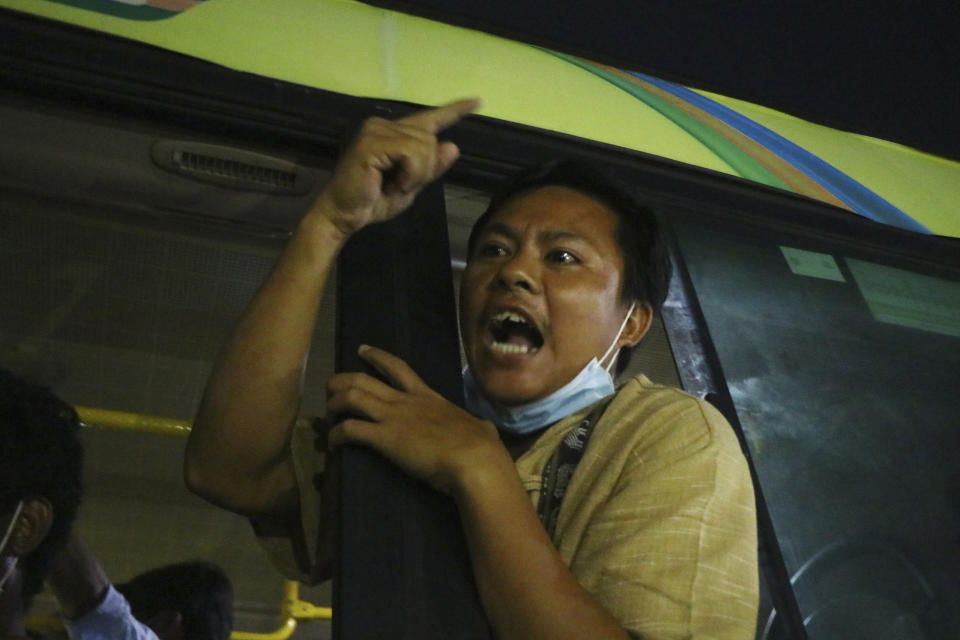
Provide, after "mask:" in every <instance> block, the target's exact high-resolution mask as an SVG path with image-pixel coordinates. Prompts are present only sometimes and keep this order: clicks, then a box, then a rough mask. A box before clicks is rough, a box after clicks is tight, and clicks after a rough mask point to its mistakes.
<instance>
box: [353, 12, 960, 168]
mask: <svg viewBox="0 0 960 640" xmlns="http://www.w3.org/2000/svg"><path fill="white" fill-rule="evenodd" d="M370 4H375V5H377V6H382V7H388V8H392V9H397V10H400V11H405V12H407V13H414V14H418V15H423V16H426V17H430V18H434V19H438V20H442V21H444V22H448V23H451V24H458V25H462V26H467V27H471V28H475V29H480V30H483V31H488V32H491V33H495V34H498V35H502V36H506V37H509V38H512V39H515V40H521V41H525V42H530V43H534V44H539V45H542V46H546V47H549V48H552V49H557V50H561V51H566V52H568V53H573V54H576V55H580V56H582V57H585V58H589V59H592V60H595V61H598V62H605V63H608V64H613V65H615V66H618V67H620V68H624V69H628V70H631V71H640V72H644V73H649V74H651V75H655V76H658V77H661V78H663V79H666V80H672V81H675V82H679V83H682V84H685V85H687V86H691V87H694V88H699V89H705V90H709V91H713V92H716V93H719V94H722V95H727V96H731V97H734V98H739V99H742V100H747V101H749V102H753V103H756V104H761V105H764V106H768V107H771V108H774V109H777V110H779V111H784V112H786V113H790V114H792V115H795V116H798V117H801V118H804V119H807V120H810V121H813V122H817V123H819V124H824V125H827V126H830V127H834V128H837V129H843V130H846V131H853V132H855V133H861V134H865V135H869V136H873V137H877V138H882V139H885V140H890V141H893V142H898V143H901V144H905V145H908V146H911V147H915V148H918V149H921V150H923V151H927V152H930V153H933V154H936V155H940V156H944V157H948V158H952V159H954V160H960V124H958V115H960V70H958V69H960V36H958V33H960V2H957V1H956V0H926V1H925V2H902V1H895V0H880V1H879V2H871V3H867V2H863V3H861V2H836V1H827V0H781V1H778V2H769V0H740V1H736V0H725V1H722V2H718V1H717V0H696V1H692V2H671V1H668V0H632V1H631V2H623V1H622V0H619V1H618V0H591V2H559V3H558V2H556V1H555V0H554V1H549V0H526V1H525V2H523V3H517V2H515V1H508V0H484V2H460V1H459V0H406V1H404V2H393V1H391V0H375V1H373V2H371V3H370Z"/></svg>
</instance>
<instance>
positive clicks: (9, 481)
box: [0, 369, 83, 605]
mask: <svg viewBox="0 0 960 640" xmlns="http://www.w3.org/2000/svg"><path fill="white" fill-rule="evenodd" d="M82 472H83V446H82V444H81V442H80V421H79V419H78V418H77V412H76V411H74V409H73V407H71V406H70V405H68V404H67V403H65V402H64V401H63V400H60V399H59V398H58V397H56V396H55V395H54V394H53V393H52V392H51V391H50V390H49V389H47V388H46V387H43V386H40V385H37V384H33V383H32V382H29V381H27V380H25V379H23V378H20V377H18V376H15V375H13V374H12V373H10V372H9V371H6V370H4V369H0V508H2V509H3V511H4V512H7V511H12V510H13V509H15V508H16V505H17V502H18V501H19V500H28V499H31V498H43V499H46V500H47V502H49V503H50V506H51V508H52V510H53V522H52V524H51V526H50V530H49V531H48V532H47V535H46V537H44V539H43V541H42V542H41V543H40V544H39V545H38V546H37V548H36V549H34V550H33V551H32V552H30V554H29V555H27V556H26V557H25V558H23V559H22V560H21V562H22V567H23V591H22V593H23V598H24V600H25V602H26V603H27V604H28V605H29V602H30V600H31V599H32V598H33V596H34V595H36V594H37V593H39V592H40V590H41V589H42V588H43V581H44V578H46V575H47V571H48V569H49V567H50V562H51V561H52V559H53V556H54V555H55V554H56V553H57V552H58V551H59V550H60V548H61V547H62V546H63V545H64V543H66V541H67V538H68V536H69V534H70V529H71V528H72V527H73V521H74V520H75V519H76V515H77V509H78V508H79V506H80V496H81V494H82V493H83V489H82Z"/></svg>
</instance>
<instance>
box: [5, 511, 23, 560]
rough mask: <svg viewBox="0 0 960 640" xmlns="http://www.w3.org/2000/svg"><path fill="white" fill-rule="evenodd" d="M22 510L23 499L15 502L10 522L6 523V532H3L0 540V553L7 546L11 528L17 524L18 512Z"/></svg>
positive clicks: (11, 531)
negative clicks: (15, 506) (15, 505)
mask: <svg viewBox="0 0 960 640" xmlns="http://www.w3.org/2000/svg"><path fill="white" fill-rule="evenodd" d="M21 511H23V500H20V501H19V502H17V508H16V509H14V510H13V517H12V518H10V524H9V525H7V532H6V533H5V534H3V540H2V541H0V553H2V552H3V549H4V548H5V547H6V546H7V542H8V541H9V540H10V536H11V535H13V529H14V527H16V526H17V520H18V519H19V518H20V512H21Z"/></svg>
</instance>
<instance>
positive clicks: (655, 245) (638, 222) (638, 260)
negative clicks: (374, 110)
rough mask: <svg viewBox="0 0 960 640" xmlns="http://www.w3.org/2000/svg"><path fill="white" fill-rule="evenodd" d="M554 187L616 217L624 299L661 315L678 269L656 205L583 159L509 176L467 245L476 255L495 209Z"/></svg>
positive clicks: (621, 363)
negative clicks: (479, 239)
mask: <svg viewBox="0 0 960 640" xmlns="http://www.w3.org/2000/svg"><path fill="white" fill-rule="evenodd" d="M549 186H560V187H567V188H568V189H573V190H574V191H579V192H580V193H583V194H584V195H587V196H589V197H591V198H593V199H594V200H596V201H597V202H599V203H601V204H603V205H604V206H606V207H607V208H608V209H610V211H612V212H613V213H614V215H616V217H617V226H616V231H615V236H616V237H615V240H616V242H617V246H619V248H620V253H621V254H622V256H623V281H622V283H621V286H620V301H621V302H623V303H625V304H629V303H630V302H632V301H634V300H636V301H637V302H638V303H639V304H648V305H650V308H651V309H653V312H654V314H657V313H659V312H660V308H661V307H662V306H663V301H664V300H665V299H666V297H667V289H668V287H669V285H670V275H671V273H672V270H673V267H672V265H671V262H670V256H669V251H668V249H667V242H666V239H665V237H664V233H663V229H662V226H661V224H660V222H659V220H658V219H657V216H656V214H655V213H654V212H653V210H652V209H651V208H650V207H648V206H646V205H643V204H641V203H640V202H638V201H637V200H636V199H635V198H634V197H633V196H632V195H631V194H630V193H629V192H628V191H627V190H626V189H625V188H623V187H621V186H620V185H618V184H616V183H615V182H614V181H613V180H611V179H610V178H609V177H607V176H606V175H604V174H603V173H601V172H600V171H599V170H598V169H597V168H595V167H594V166H593V165H591V164H588V163H586V162H584V161H582V160H577V159H573V158H564V159H560V160H553V161H550V162H547V163H544V164H540V165H537V166H534V167H530V168H528V169H525V170H523V171H521V172H519V173H517V174H516V175H514V176H513V177H511V178H510V179H509V180H507V182H506V183H505V184H504V185H503V186H502V187H501V188H500V190H499V191H497V192H496V193H495V194H494V196H493V197H492V198H491V200H490V204H489V205H488V206H487V209H486V211H484V212H483V214H482V215H481V216H480V217H479V218H477V221H476V222H475V223H474V225H473V228H472V229H471V231H470V239H469V241H468V243H467V247H468V255H472V254H473V249H474V243H475V242H476V240H477V237H478V235H479V234H480V232H481V231H482V230H483V228H484V227H485V226H486V224H487V222H488V221H489V220H490V217H491V216H492V215H493V214H494V213H496V212H497V211H499V210H500V209H501V208H503V206H504V205H505V204H506V203H507V202H509V201H510V200H513V199H514V198H516V197H518V196H520V195H523V194H525V193H529V192H530V191H534V190H536V189H539V188H541V187H549ZM631 351H632V349H631V348H630V347H623V348H622V349H620V354H619V357H618V358H617V373H618V374H619V373H622V372H623V371H624V369H626V368H627V365H628V364H629V363H630V354H631Z"/></svg>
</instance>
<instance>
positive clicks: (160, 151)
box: [151, 140, 313, 195]
mask: <svg viewBox="0 0 960 640" xmlns="http://www.w3.org/2000/svg"><path fill="white" fill-rule="evenodd" d="M151 155H152V157H153V161H154V162H155V163H156V164H157V166H159V167H161V168H162V169H165V170H167V171H170V172H172V173H176V174H178V175H181V176H186V177H188V178H192V179H194V180H200V181H203V182H210V183H213V184H217V185H220V186H224V187H231V188H234V189H243V190H244V191H262V192H264V193H272V194H278V195H303V194H305V193H307V192H309V191H310V189H311V188H312V187H313V185H312V184H311V182H312V181H311V180H308V175H309V173H310V172H309V171H308V170H306V169H304V168H303V167H300V166H299V165H297V164H296V163H294V162H290V161H288V160H282V159H280V158H275V157H273V156H268V155H264V154H262V153H255V152H253V151H246V150H244V149H235V148H233V147H226V146H222V145H215V144H206V143H202V142H189V141H179V140H159V141H157V142H156V143H154V145H153V149H152V152H151Z"/></svg>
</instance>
